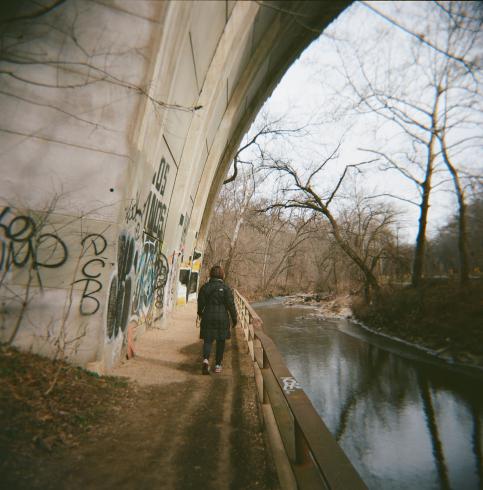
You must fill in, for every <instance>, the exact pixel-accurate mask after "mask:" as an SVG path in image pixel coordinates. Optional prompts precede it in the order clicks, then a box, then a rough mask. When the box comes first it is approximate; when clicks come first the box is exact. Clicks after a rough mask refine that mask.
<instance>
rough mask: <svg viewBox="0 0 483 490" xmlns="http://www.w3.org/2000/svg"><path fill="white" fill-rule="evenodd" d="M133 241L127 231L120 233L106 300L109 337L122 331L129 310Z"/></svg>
mask: <svg viewBox="0 0 483 490" xmlns="http://www.w3.org/2000/svg"><path fill="white" fill-rule="evenodd" d="M134 254H135V243H134V239H133V238H132V237H131V236H129V235H128V234H127V233H121V235H120V236H119V240H118V250H117V273H116V274H114V276H113V277H112V280H111V285H110V287H109V298H108V302H107V336H108V338H109V339H113V338H115V337H117V335H118V334H119V332H124V331H125V330H126V327H127V322H128V320H129V314H130V310H131V290H132V282H133V279H132V273H131V269H132V267H133V264H134Z"/></svg>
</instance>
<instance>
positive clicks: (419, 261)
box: [411, 87, 441, 287]
mask: <svg viewBox="0 0 483 490" xmlns="http://www.w3.org/2000/svg"><path fill="white" fill-rule="evenodd" d="M440 95H441V91H440V88H439V87H438V89H437V93H436V99H435V101H434V105H433V112H432V115H431V137H430V139H429V143H428V159H427V163H426V174H425V177H424V182H423V183H422V184H421V188H422V191H423V197H422V199H421V204H420V206H419V208H420V214H419V227H418V236H417V237H416V249H415V251H414V262H413V274H412V278H411V283H412V285H413V286H414V287H419V286H420V285H421V280H422V278H423V270H424V252H425V250H426V227H427V224H428V211H429V195H430V193H431V179H432V177H433V165H434V159H435V156H436V151H435V148H434V146H435V144H436V131H437V121H438V102H439V97H440Z"/></svg>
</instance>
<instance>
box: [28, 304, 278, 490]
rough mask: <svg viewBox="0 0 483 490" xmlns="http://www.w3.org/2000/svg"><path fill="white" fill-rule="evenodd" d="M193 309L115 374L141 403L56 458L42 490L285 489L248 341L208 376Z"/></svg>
mask: <svg viewBox="0 0 483 490" xmlns="http://www.w3.org/2000/svg"><path fill="white" fill-rule="evenodd" d="M195 308H196V305H194V304H188V305H187V306H185V307H181V308H178V309H176V311H175V312H174V314H173V315H172V317H171V318H170V321H169V326H168V328H167V329H166V330H150V331H148V332H146V334H145V335H143V337H142V338H141V339H140V340H139V341H138V342H137V344H136V356H135V358H134V359H132V360H130V361H127V362H125V363H124V364H123V365H121V366H119V367H118V368H116V369H114V370H113V371H112V372H111V373H109V374H111V375H116V376H125V377H128V378H129V379H130V380H131V381H132V382H133V383H135V384H136V385H137V386H138V388H137V397H136V399H135V400H134V401H133V402H132V403H130V404H129V405H128V406H126V403H124V404H123V403H121V402H120V406H121V407H122V409H121V410H120V412H121V413H116V414H113V418H112V421H111V422H110V423H108V424H107V426H105V427H102V428H101V429H100V430H98V431H97V433H96V434H93V435H92V436H91V437H90V440H89V441H87V442H86V443H85V444H83V445H82V446H81V447H79V448H77V449H76V450H75V451H74V453H71V454H70V455H69V457H67V456H57V457H55V458H51V459H50V460H49V462H48V464H47V466H46V467H45V468H44V471H43V472H42V474H40V475H39V480H38V486H35V485H34V487H35V488H53V489H54V488H55V489H57V488H68V489H72V490H73V489H96V490H102V489H116V490H121V489H136V490H138V489H175V490H177V489H180V490H181V489H195V488H196V489H198V488H200V489H203V490H210V489H213V490H225V489H239V490H247V489H276V488H278V482H277V477H276V472H275V469H274V467H273V463H272V461H271V458H270V454H269V451H268V450H267V447H266V444H265V438H264V435H263V432H262V425H261V421H260V417H259V410H258V402H257V399H256V390H255V384H254V378H253V372H252V369H253V368H252V364H251V360H250V358H249V356H248V355H247V349H246V347H245V341H244V339H243V334H242V332H241V330H240V329H238V328H237V329H235V332H234V335H233V336H232V337H233V338H232V341H231V342H227V352H226V354H225V359H224V369H223V372H222V373H221V374H210V375H209V376H202V375H201V358H200V351H201V341H200V340H199V339H198V336H199V330H197V329H196V328H195V316H196V309H195ZM54 468H55V473H54V470H53V469H54ZM53 474H55V478H50V479H48V478H47V475H53Z"/></svg>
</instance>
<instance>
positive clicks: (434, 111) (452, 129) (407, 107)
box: [338, 2, 481, 286]
mask: <svg viewBox="0 0 483 490" xmlns="http://www.w3.org/2000/svg"><path fill="white" fill-rule="evenodd" d="M467 4H468V2H444V3H443V2H440V3H437V2H435V3H433V4H429V3H428V4H425V5H424V7H423V9H424V12H425V14H426V15H427V23H426V30H425V35H422V34H421V35H419V34H418V35H416V34H415V33H414V32H412V31H410V30H408V29H407V28H406V27H404V26H402V24H400V23H397V22H395V21H394V20H393V19H391V18H390V17H388V16H387V15H385V14H383V13H381V12H380V11H379V10H377V9H376V8H375V7H373V6H371V5H369V4H366V3H364V5H365V6H367V7H368V8H370V9H371V10H372V11H375V12H376V13H377V14H378V15H381V16H382V17H383V18H385V19H386V20H389V21H391V24H394V25H396V27H397V28H400V29H402V30H403V31H404V32H406V33H409V34H410V38H409V39H408V44H407V51H408V55H400V56H399V57H398V58H401V59H402V61H401V62H398V63H396V62H394V61H393V60H392V59H385V58H384V56H381V55H380V56H378V58H377V59H373V58H372V57H371V58H370V59H368V58H367V57H366V58H365V57H364V56H361V55H360V54H359V53H358V52H357V48H356V47H354V46H353V47H351V48H350V50H351V52H352V55H353V59H354V60H355V61H356V66H357V68H356V71H354V70H351V69H349V67H348V65H347V63H345V62H343V66H344V76H345V78H346V81H347V87H346V88H347V89H348V90H347V92H346V93H347V94H350V95H349V96H350V97H351V99H352V102H353V108H354V109H355V110H356V111H358V112H359V113H362V114H367V113H372V114H376V115H377V116H379V117H380V118H381V120H382V121H384V123H385V124H386V125H387V124H389V125H390V126H391V127H392V128H393V130H394V129H396V130H399V131H400V134H401V135H402V136H403V138H404V140H405V141H406V143H404V144H405V146H406V149H403V150H401V151H398V150H397V149H395V148H394V143H391V146H392V147H391V148H390V149H383V148H373V149H367V148H366V149H365V150H366V151H372V152H373V153H374V154H377V155H378V156H382V157H383V158H384V161H385V165H384V167H383V170H395V171H397V172H398V173H399V174H400V175H402V176H404V177H405V178H407V179H409V180H410V181H412V182H413V183H414V184H415V185H416V187H417V188H418V191H419V195H420V199H419V202H418V203H417V205H418V206H419V225H418V233H417V238H416V247H415V253H414V261H413V272H412V284H413V285H414V286H418V285H419V284H420V283H421V280H422V277H423V273H424V257H425V248H426V241H427V239H426V234H427V225H428V213H429V209H430V195H431V192H432V190H433V189H434V188H436V187H438V186H440V185H444V184H445V180H444V178H443V177H441V176H440V178H439V180H438V181H437V182H435V181H434V179H435V172H437V169H438V168H444V167H446V169H447V171H449V173H450V175H451V179H452V181H453V184H454V189H455V193H456V195H457V199H458V203H459V213H460V247H459V253H460V264H461V265H460V278H461V282H462V283H463V284H464V283H466V282H467V280H468V270H469V267H468V257H467V251H466V244H465V242H466V239H465V235H466V230H465V228H466V225H465V195H464V186H463V185H462V183H461V170H460V168H461V166H460V168H458V165H456V163H455V160H456V159H458V160H460V161H461V160H462V159H463V158H467V157H468V155H469V153H468V152H469V150H470V149H471V148H472V147H473V145H475V144H478V141H480V142H481V135H479V134H476V133H475V131H472V130H471V125H473V127H475V126H474V125H475V124H478V121H479V122H480V123H481V96H480V94H479V90H480V86H481V84H480V78H481V66H480V65H481V63H479V61H478V57H477V53H478V41H479V40H481V31H480V30H479V28H478V26H480V25H481V9H480V8H479V7H476V6H475V7H474V8H473V7H472V6H469V5H467ZM433 26H437V29H434V27H433ZM431 37H433V38H434V39H431ZM400 49H401V48H400ZM338 50H339V53H340V55H341V57H344V56H346V55H347V50H344V49H341V48H340V46H338ZM393 58H395V56H393ZM374 64H376V65H377V66H378V68H374V66H373V65H374ZM383 67H385V69H386V70H387V72H384V73H383V75H381V74H380V73H381V71H383ZM468 128H470V131H469V132H468ZM386 195H389V194H386ZM392 197H396V198H399V199H402V200H406V201H410V199H408V198H407V197H404V196H392Z"/></svg>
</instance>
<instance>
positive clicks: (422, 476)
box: [253, 301, 483, 490]
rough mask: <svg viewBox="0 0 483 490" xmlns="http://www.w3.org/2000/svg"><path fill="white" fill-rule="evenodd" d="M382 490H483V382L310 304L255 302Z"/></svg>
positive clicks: (326, 416) (318, 403)
mask: <svg viewBox="0 0 483 490" xmlns="http://www.w3.org/2000/svg"><path fill="white" fill-rule="evenodd" d="M253 306H254V307H255V310H256V311H257V313H258V314H259V315H260V317H261V318H262V320H263V322H264V329H265V331H266V332H267V334H268V335H270V337H271V338H272V339H273V340H274V342H275V343H276V344H277V347H278V348H279V350H280V352H281V353H282V355H283V357H284V359H285V361H286V363H287V366H288V368H289V369H290V371H291V372H292V374H293V375H294V376H295V378H297V380H298V381H299V382H300V383H301V385H302V386H303V388H304V390H305V392H306V393H307V395H308V396H309V397H310V399H311V401H312V403H313V404H314V407H315V408H316V410H317V411H318V413H319V414H320V415H321V417H322V419H323V420H324V422H325V423H326V425H327V426H328V428H329V430H330V431H331V432H332V434H333V435H334V436H335V438H336V439H337V441H338V442H339V444H340V445H341V447H342V448H343V449H344V451H345V453H346V454H347V456H348V457H349V459H350V460H351V461H352V463H353V464H354V466H355V467H356V469H357V470H358V472H359V474H360V475H361V477H362V478H363V480H364V481H365V483H366V485H367V486H368V487H369V488H370V489H371V490H372V489H391V490H392V489H417V490H429V489H450V488H451V489H458V490H459V489H461V490H472V489H475V490H476V489H479V488H483V487H482V485H483V468H482V459H483V458H482V440H483V428H482V419H483V377H482V376H481V375H477V376H475V375H470V374H467V373H465V372H464V371H459V370H457V369H456V370H455V369H452V368H450V367H448V366H447V365H445V364H444V363H442V362H439V361H435V360H434V359H431V358H430V357H429V356H426V355H425V354H423V353H420V352H419V351H417V350H415V349H412V348H408V347H404V346H401V345H400V344H398V343H395V342H393V341H390V340H384V339H381V338H380V337H379V336H375V335H372V334H370V333H367V332H365V331H364V330H363V329H362V328H361V327H359V326H357V325H354V324H351V323H350V322H347V321H346V320H340V321H339V320H330V321H328V320H322V319H320V318H318V317H317V316H316V315H315V310H314V309H313V308H310V307H287V306H283V305H282V304H281V302H277V301H270V302H265V303H258V304H255V305H253Z"/></svg>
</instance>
